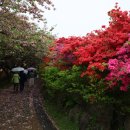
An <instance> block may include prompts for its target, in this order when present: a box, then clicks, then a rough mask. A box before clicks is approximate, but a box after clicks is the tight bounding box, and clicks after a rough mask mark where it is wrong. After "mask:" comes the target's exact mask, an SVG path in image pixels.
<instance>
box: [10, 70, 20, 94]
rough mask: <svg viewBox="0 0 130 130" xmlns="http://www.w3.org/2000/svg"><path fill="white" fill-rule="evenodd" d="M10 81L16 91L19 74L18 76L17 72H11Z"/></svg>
mask: <svg viewBox="0 0 130 130" xmlns="http://www.w3.org/2000/svg"><path fill="white" fill-rule="evenodd" d="M12 82H13V84H14V92H18V89H19V82H20V76H19V74H18V73H17V72H14V74H13V77H12Z"/></svg>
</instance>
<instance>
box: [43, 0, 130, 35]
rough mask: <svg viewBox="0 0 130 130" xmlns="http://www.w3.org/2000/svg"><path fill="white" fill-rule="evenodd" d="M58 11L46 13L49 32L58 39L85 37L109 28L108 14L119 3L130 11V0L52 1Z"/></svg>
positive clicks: (122, 7) (123, 8)
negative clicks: (50, 30) (103, 28)
mask: <svg viewBox="0 0 130 130" xmlns="http://www.w3.org/2000/svg"><path fill="white" fill-rule="evenodd" d="M52 1H53V3H54V5H55V8H56V10H55V11H53V10H52V11H47V10H46V11H45V17H46V19H47V27H48V30H49V29H50V28H51V27H54V30H53V31H52V34H54V35H56V36H57V37H69V36H85V35H86V34H87V33H89V32H91V31H93V30H96V29H100V28H101V26H102V25H106V26H108V22H109V16H108V15H107V12H108V11H110V10H111V9H113V8H114V6H115V3H116V2H118V3H119V4H118V5H119V6H120V7H121V9H122V10H127V11H130V0H52Z"/></svg>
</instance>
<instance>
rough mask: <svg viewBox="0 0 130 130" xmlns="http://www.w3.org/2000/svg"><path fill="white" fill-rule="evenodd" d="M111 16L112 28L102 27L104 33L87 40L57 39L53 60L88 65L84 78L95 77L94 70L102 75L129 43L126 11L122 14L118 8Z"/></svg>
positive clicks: (128, 20) (109, 13) (89, 37)
mask: <svg viewBox="0 0 130 130" xmlns="http://www.w3.org/2000/svg"><path fill="white" fill-rule="evenodd" d="M108 15H109V16H110V18H111V21H110V22H109V27H105V26H102V29H101V30H95V31H93V32H91V33H89V34H87V35H86V36H85V37H69V38H64V37H63V38H60V39H58V40H56V41H55V44H54V47H53V49H52V50H53V51H54V52H55V55H54V59H55V60H54V61H55V62H57V63H58V64H62V65H64V64H65V65H78V66H79V65H82V66H86V68H87V69H86V71H84V72H83V73H82V76H84V75H86V74H88V75H94V74H95V75H96V74H97V72H96V71H95V70H99V71H101V72H103V71H104V70H105V69H106V68H107V67H106V63H107V62H108V60H109V59H110V58H113V57H115V56H116V53H117V51H118V50H119V49H120V48H121V47H122V45H123V44H124V43H125V42H126V41H127V40H128V33H129V32H130V17H129V15H128V12H127V11H124V12H123V11H121V10H120V8H118V7H116V8H115V9H112V10H111V11H110V12H108ZM59 61H60V62H59ZM95 72H96V73H95Z"/></svg>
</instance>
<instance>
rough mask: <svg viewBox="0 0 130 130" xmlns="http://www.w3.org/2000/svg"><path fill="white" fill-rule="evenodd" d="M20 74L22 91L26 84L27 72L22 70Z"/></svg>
mask: <svg viewBox="0 0 130 130" xmlns="http://www.w3.org/2000/svg"><path fill="white" fill-rule="evenodd" d="M19 76H20V92H22V91H23V90H24V84H25V81H26V74H25V73H24V72H23V71H20V73H19Z"/></svg>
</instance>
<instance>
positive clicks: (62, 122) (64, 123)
mask: <svg viewBox="0 0 130 130" xmlns="http://www.w3.org/2000/svg"><path fill="white" fill-rule="evenodd" d="M45 107H46V110H47V112H48V114H49V115H50V116H51V118H52V119H53V120H54V122H55V123H56V126H57V127H58V128H59V130H79V128H78V125H77V124H76V123H74V122H72V121H71V120H69V118H68V116H67V114H66V113H65V112H64V113H63V112H62V111H61V110H59V108H58V106H56V105H55V104H53V103H51V102H49V101H47V100H46V101H45Z"/></svg>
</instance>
